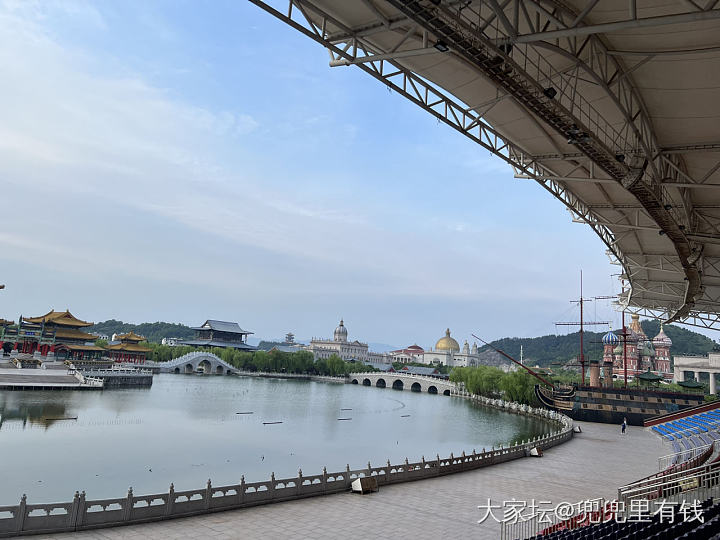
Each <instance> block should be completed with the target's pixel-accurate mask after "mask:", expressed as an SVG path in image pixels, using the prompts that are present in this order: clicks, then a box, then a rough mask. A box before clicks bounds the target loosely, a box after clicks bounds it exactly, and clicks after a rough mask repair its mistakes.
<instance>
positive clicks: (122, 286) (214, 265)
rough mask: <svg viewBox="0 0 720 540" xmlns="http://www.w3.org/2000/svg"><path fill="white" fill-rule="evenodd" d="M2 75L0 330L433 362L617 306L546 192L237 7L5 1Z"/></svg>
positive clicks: (599, 262) (598, 250) (586, 234)
mask: <svg viewBox="0 0 720 540" xmlns="http://www.w3.org/2000/svg"><path fill="white" fill-rule="evenodd" d="M0 66H1V68H2V73H3V81H2V84H0V102H1V103H2V109H3V115H2V121H1V122H0V189H1V191H0V201H2V204H0V221H1V223H2V226H0V283H4V284H5V285H6V289H5V290H4V291H2V292H0V317H4V318H8V319H17V317H18V316H19V315H20V314H22V315H25V316H36V315H41V314H43V313H46V312H47V311H49V310H50V309H56V310H64V309H70V310H71V311H72V312H73V313H74V314H75V315H76V316H78V317H79V318H82V319H84V320H90V321H103V320H106V319H110V318H114V319H120V320H123V321H127V322H134V323H140V322H146V321H149V322H152V321H168V322H181V323H184V324H190V325H193V326H194V325H198V324H201V323H202V322H204V321H205V320H206V319H209V318H212V319H221V320H230V321H237V322H238V323H240V325H241V326H242V327H243V328H247V329H250V330H252V331H253V332H255V335H256V336H257V337H259V338H263V339H274V338H279V337H282V336H284V334H285V333H286V332H290V331H291V332H293V333H295V335H296V336H299V337H304V338H309V337H330V336H331V335H332V331H333V329H334V328H335V326H336V325H337V322H338V320H339V319H340V318H341V317H343V318H344V320H345V324H346V326H347V327H348V330H349V337H350V339H359V340H361V341H369V342H380V343H387V344H392V345H394V346H404V345H409V344H412V343H418V344H420V345H422V346H429V345H431V344H433V343H434V342H435V341H436V340H437V339H438V338H439V337H441V336H442V335H443V334H444V331H445V328H447V327H449V328H450V329H451V330H452V333H453V336H454V337H456V339H458V341H460V342H461V343H462V341H463V340H465V339H468V340H470V341H471V342H472V338H471V334H472V333H475V334H476V335H479V336H480V337H482V338H484V339H488V340H489V339H496V338H500V337H505V336H518V337H522V336H536V335H543V334H548V333H556V332H557V333H564V332H565V331H567V328H559V327H556V326H555V325H554V323H555V322H556V321H561V320H575V319H576V318H577V316H578V313H577V309H576V308H575V307H574V305H573V304H571V303H570V300H572V299H573V298H577V296H578V295H579V274H580V271H581V270H582V271H583V274H584V290H585V294H586V296H595V295H610V294H615V293H617V292H619V289H620V286H619V283H618V282H617V279H616V278H615V277H612V276H611V274H613V273H617V272H618V267H616V266H612V265H611V264H610V263H609V260H608V258H607V256H606V255H605V246H604V245H603V244H602V242H601V241H600V240H599V239H598V238H597V237H596V236H595V235H594V233H593V232H592V231H591V230H590V229H589V228H588V227H586V226H584V225H580V224H575V223H572V221H571V216H570V214H569V213H568V212H567V211H566V210H565V208H564V206H563V205H562V204H561V203H560V202H559V201H557V200H555V199H554V198H553V197H552V196H551V195H550V194H548V193H547V192H546V191H545V190H543V189H542V188H541V187H540V186H538V185H537V184H535V183H533V182H531V181H528V180H517V179H514V178H513V172H512V170H511V169H510V167H509V166H507V165H505V164H504V162H502V161H501V160H500V159H498V158H495V157H493V156H492V155H491V154H490V153H489V152H487V151H485V150H483V149H481V148H480V147H479V146H477V145H476V144H475V143H473V142H472V141H470V140H468V139H466V138H464V137H463V136H462V135H460V134H459V133H457V132H455V131H454V130H452V129H451V128H449V127H447V126H445V125H442V124H440V123H438V122H437V121H436V120H435V119H433V118H432V117H430V116H429V115H428V114H427V113H425V112H424V111H422V110H421V109H420V108H418V107H416V106H415V105H413V104H412V103H410V102H408V101H406V100H405V99H404V98H402V97H401V96H398V95H396V94H393V93H390V92H388V90H387V89H386V88H385V87H383V86H382V85H381V84H379V83H378V82H377V81H375V80H374V79H372V78H371V77H369V76H367V75H365V74H364V73H363V72H361V71H360V70H358V69H354V68H348V67H342V68H330V67H329V66H328V55H327V52H326V51H324V50H323V49H322V48H321V47H320V46H319V45H317V44H316V43H314V42H313V41H311V40H309V39H308V38H306V37H304V36H302V35H301V34H299V33H298V32H296V31H295V30H293V29H292V28H290V27H288V26H285V25H284V24H283V23H281V22H279V21H277V20H275V19H274V18H273V17H271V16H270V15H268V14H267V13H265V12H264V11H262V10H260V9H259V8H257V7H255V6H253V5H252V4H250V3H249V2H238V1H236V0H215V1H213V2H205V3H198V2H195V1H178V0H173V1H162V0H158V1H153V2H141V1H139V0H135V1H129V2H112V1H100V0H98V1H97V2H85V1H77V2H73V1H71V0H63V1H57V2H55V1H52V0H43V1H37V2H33V1H32V0H20V1H9V0H5V1H1V0H0ZM595 304H597V305H590V307H587V308H586V309H587V310H588V318H590V319H594V320H603V321H605V320H607V321H610V322H612V323H613V327H615V328H617V327H618V326H619V324H620V323H619V315H618V314H617V313H615V312H614V311H613V310H612V308H611V307H610V303H609V301H606V300H604V301H597V302H595Z"/></svg>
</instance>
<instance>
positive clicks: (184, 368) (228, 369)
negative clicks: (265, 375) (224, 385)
mask: <svg viewBox="0 0 720 540" xmlns="http://www.w3.org/2000/svg"><path fill="white" fill-rule="evenodd" d="M146 364H147V365H149V366H152V367H158V368H160V372H161V373H195V372H196V371H202V372H204V373H206V374H214V375H232V374H233V373H237V371H238V370H237V369H236V368H235V367H233V366H231V365H230V364H228V363H227V362H225V361H224V360H223V359H222V358H220V357H219V356H217V355H215V354H212V353H209V352H205V351H194V352H191V353H188V354H186V355H183V356H181V357H179V358H175V359H174V360H170V361H168V362H146Z"/></svg>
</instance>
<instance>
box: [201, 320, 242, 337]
mask: <svg viewBox="0 0 720 540" xmlns="http://www.w3.org/2000/svg"><path fill="white" fill-rule="evenodd" d="M192 329H193V330H217V331H218V332H230V333H231V334H245V335H249V334H254V333H255V332H250V331H248V330H243V329H242V328H240V325H239V324H238V323H236V322H228V321H216V320H214V319H208V320H207V321H205V322H204V323H203V324H202V326H197V327H193V328H192Z"/></svg>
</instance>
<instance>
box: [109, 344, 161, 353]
mask: <svg viewBox="0 0 720 540" xmlns="http://www.w3.org/2000/svg"><path fill="white" fill-rule="evenodd" d="M106 348H107V349H108V350H110V351H127V352H150V351H151V350H152V349H151V348H150V347H145V346H144V345H137V344H136V343H116V344H115V345H108V346H107V347H106Z"/></svg>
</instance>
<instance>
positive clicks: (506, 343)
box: [480, 320, 715, 367]
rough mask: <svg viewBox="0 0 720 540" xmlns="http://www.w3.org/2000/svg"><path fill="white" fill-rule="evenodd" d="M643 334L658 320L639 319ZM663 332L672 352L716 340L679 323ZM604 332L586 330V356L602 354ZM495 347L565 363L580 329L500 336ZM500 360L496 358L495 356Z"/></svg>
mask: <svg viewBox="0 0 720 540" xmlns="http://www.w3.org/2000/svg"><path fill="white" fill-rule="evenodd" d="M640 324H641V325H642V328H643V331H644V332H645V335H647V336H648V337H650V338H651V339H652V338H654V337H655V336H656V335H657V334H658V332H660V323H659V322H658V321H650V320H647V321H641V322H640ZM665 333H666V334H667V335H668V337H669V338H670V339H671V340H672V342H673V346H672V349H670V354H671V356H673V355H683V354H699V355H702V354H707V353H708V351H711V350H712V348H713V346H714V345H715V343H714V342H713V340H711V339H710V338H708V337H706V336H704V335H702V334H698V333H697V332H693V331H691V330H687V329H685V328H681V327H679V326H674V325H669V326H665ZM604 334H605V332H602V333H596V332H585V336H584V341H585V356H586V358H587V359H588V360H591V359H598V360H599V359H601V358H602V350H603V348H602V343H601V341H600V340H601V339H602V336H603V335H604ZM492 345H493V347H496V348H498V349H500V350H502V351H504V352H506V353H507V354H509V355H510V356H512V357H513V358H515V359H517V360H519V359H520V346H521V345H522V348H523V357H524V359H525V361H526V362H527V363H528V364H529V365H535V364H537V365H539V366H541V367H548V366H550V365H551V364H555V363H562V364H564V363H566V362H569V361H571V360H573V359H574V358H575V357H577V355H578V354H579V351H580V333H579V332H575V333H573V334H566V335H561V336H558V335H548V336H542V337H536V338H503V339H498V340H497V341H493V342H492ZM480 351H481V352H483V353H484V355H483V356H488V357H498V356H499V355H497V353H495V352H494V351H492V349H490V348H489V347H487V346H485V347H482V348H481V349H480ZM497 359H498V360H499V358H497Z"/></svg>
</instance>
